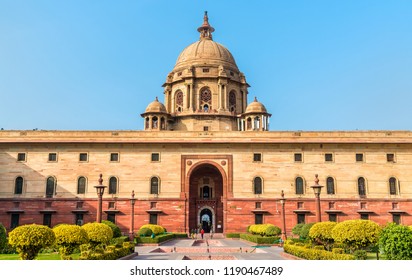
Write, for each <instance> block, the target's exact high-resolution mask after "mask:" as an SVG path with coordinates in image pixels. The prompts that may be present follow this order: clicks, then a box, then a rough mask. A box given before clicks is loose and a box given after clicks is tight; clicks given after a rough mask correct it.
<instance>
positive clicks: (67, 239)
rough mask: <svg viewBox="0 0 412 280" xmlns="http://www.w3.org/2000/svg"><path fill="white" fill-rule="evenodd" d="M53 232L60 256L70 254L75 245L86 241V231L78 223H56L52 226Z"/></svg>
mask: <svg viewBox="0 0 412 280" xmlns="http://www.w3.org/2000/svg"><path fill="white" fill-rule="evenodd" d="M53 232H54V235H55V236H56V241H55V243H56V245H57V246H59V247H60V254H61V255H62V256H65V255H70V254H72V253H73V250H74V249H75V248H76V247H78V246H79V245H81V244H84V243H87V241H88V239H87V233H86V231H85V230H84V229H83V228H81V227H80V226H78V225H65V224H62V225H58V226H56V227H54V228H53Z"/></svg>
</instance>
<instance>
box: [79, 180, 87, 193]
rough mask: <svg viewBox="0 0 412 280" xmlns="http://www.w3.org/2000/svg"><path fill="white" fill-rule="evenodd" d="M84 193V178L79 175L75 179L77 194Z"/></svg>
mask: <svg viewBox="0 0 412 280" xmlns="http://www.w3.org/2000/svg"><path fill="white" fill-rule="evenodd" d="M85 193H86V178H85V177H83V176H82V177H79V179H77V194H85Z"/></svg>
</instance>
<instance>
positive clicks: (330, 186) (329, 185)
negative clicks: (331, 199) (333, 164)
mask: <svg viewBox="0 0 412 280" xmlns="http://www.w3.org/2000/svg"><path fill="white" fill-rule="evenodd" d="M326 192H327V194H335V180H334V179H333V178H332V177H328V178H327V179H326Z"/></svg>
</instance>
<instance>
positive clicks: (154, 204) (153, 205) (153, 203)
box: [150, 201, 157, 209]
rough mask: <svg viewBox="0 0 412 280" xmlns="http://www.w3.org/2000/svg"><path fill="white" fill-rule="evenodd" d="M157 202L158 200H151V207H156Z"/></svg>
mask: <svg viewBox="0 0 412 280" xmlns="http://www.w3.org/2000/svg"><path fill="white" fill-rule="evenodd" d="M156 205H157V202H156V201H151V202H150V209H153V208H156Z"/></svg>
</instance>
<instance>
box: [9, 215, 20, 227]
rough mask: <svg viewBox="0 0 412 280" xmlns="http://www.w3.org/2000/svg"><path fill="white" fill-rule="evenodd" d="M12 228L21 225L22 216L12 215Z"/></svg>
mask: <svg viewBox="0 0 412 280" xmlns="http://www.w3.org/2000/svg"><path fill="white" fill-rule="evenodd" d="M10 220H11V221H10V228H11V229H14V228H16V227H18V226H19V225H20V214H18V213H12V214H11V217H10Z"/></svg>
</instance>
